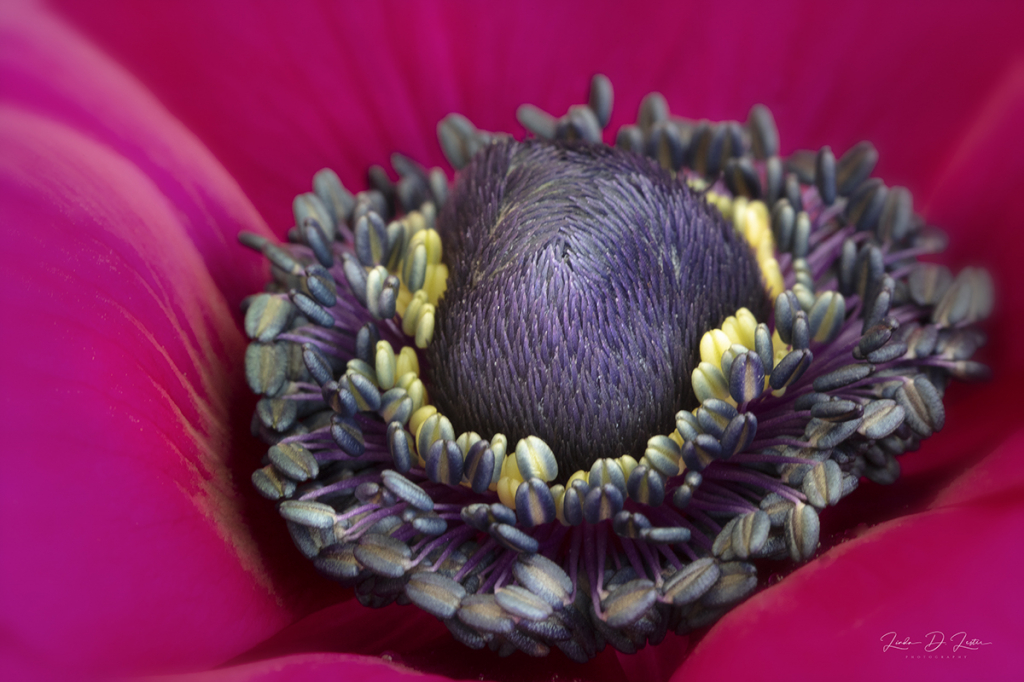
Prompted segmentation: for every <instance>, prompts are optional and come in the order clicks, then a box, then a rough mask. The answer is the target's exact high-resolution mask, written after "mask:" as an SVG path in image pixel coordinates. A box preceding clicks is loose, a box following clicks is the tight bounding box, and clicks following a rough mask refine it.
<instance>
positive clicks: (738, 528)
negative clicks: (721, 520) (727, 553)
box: [732, 510, 771, 559]
mask: <svg viewBox="0 0 1024 682" xmlns="http://www.w3.org/2000/svg"><path fill="white" fill-rule="evenodd" d="M769 530H771V521H770V520H769V519H768V515H767V514H765V513H764V512H763V511H761V510H758V511H754V512H750V513H748V514H744V515H743V516H740V517H738V518H737V521H736V525H735V526H734V527H733V529H732V550H733V552H735V554H736V556H737V557H739V558H740V559H746V558H748V557H750V556H753V555H755V554H757V553H758V552H759V551H760V550H761V548H762V547H764V544H765V543H766V542H767V541H768V531H769Z"/></svg>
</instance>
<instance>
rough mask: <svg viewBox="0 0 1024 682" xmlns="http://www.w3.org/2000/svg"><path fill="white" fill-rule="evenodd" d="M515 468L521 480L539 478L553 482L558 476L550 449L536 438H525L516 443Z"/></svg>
mask: <svg viewBox="0 0 1024 682" xmlns="http://www.w3.org/2000/svg"><path fill="white" fill-rule="evenodd" d="M515 457H516V467H517V469H518V470H519V471H520V472H522V476H523V480H525V479H527V478H539V479H540V480H542V481H545V482H547V481H553V480H555V477H557V476H558V462H556V461H555V453H554V452H553V451H552V450H551V447H550V446H549V445H548V444H547V443H545V442H544V441H543V440H542V439H540V438H538V437H537V436H527V437H526V438H523V439H521V440H520V441H519V442H518V443H516V454H515Z"/></svg>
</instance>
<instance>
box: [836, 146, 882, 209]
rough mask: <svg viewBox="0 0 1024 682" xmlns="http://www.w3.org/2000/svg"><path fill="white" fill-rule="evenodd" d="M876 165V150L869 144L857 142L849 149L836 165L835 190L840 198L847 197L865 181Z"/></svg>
mask: <svg viewBox="0 0 1024 682" xmlns="http://www.w3.org/2000/svg"><path fill="white" fill-rule="evenodd" d="M877 163H878V150H876V149H875V145H873V144H871V143H870V142H867V141H864V142H858V143H857V144H855V145H853V146H852V147H850V148H849V149H848V150H847V151H846V153H845V154H843V155H842V156H841V157H840V158H839V161H838V162H837V163H836V190H837V191H838V192H839V194H840V196H844V197H845V196H849V195H850V194H851V193H852V192H853V191H854V190H855V189H856V188H857V187H858V186H859V185H860V184H861V183H862V182H864V181H865V180H867V178H868V176H869V175H871V171H873V170H874V169H875V164H877Z"/></svg>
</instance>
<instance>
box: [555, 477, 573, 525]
mask: <svg viewBox="0 0 1024 682" xmlns="http://www.w3.org/2000/svg"><path fill="white" fill-rule="evenodd" d="M551 497H553V498H555V518H556V519H558V522H559V523H560V524H562V525H563V526H568V525H569V522H568V521H566V520H565V486H564V485H553V486H551Z"/></svg>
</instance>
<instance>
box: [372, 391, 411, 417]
mask: <svg viewBox="0 0 1024 682" xmlns="http://www.w3.org/2000/svg"><path fill="white" fill-rule="evenodd" d="M377 413H378V414H379V415H380V416H381V418H382V419H383V420H384V421H385V423H388V424H390V423H391V422H398V423H399V424H405V423H406V422H407V421H409V417H410V416H412V398H410V397H409V393H408V392H407V391H406V390H405V389H404V388H392V389H391V390H389V391H385V392H384V395H382V396H381V397H380V409H379V410H378V411H377Z"/></svg>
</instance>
